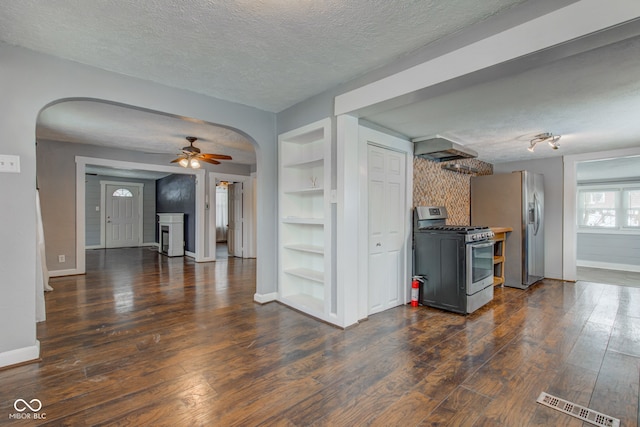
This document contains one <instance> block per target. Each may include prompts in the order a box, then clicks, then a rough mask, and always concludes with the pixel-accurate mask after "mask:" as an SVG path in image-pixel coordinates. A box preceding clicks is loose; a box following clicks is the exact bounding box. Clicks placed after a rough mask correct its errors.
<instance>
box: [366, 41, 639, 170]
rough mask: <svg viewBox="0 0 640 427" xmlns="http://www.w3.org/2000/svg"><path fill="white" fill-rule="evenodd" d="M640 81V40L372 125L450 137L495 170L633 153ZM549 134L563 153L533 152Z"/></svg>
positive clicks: (388, 115)
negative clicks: (519, 163)
mask: <svg viewBox="0 0 640 427" xmlns="http://www.w3.org/2000/svg"><path fill="white" fill-rule="evenodd" d="M639 76H640V37H635V38H631V39H627V40H623V41H621V42H617V43H614V44H611V45H607V46H604V47H600V48H597V49H593V50H589V51H586V52H583V53H580V54H576V55H571V56H568V57H566V58H563V59H560V60H557V61H553V62H551V63H548V64H546V65H542V66H538V67H535V68H531V69H530V70H528V71H524V72H521V73H518V74H515V75H509V76H507V77H503V78H500V79H496V80H491V81H488V82H485V83H481V84H477V85H473V86H470V87H468V88H465V89H461V90H456V91H452V92H448V93H446V94H444V95H441V96H437V97H433V98H429V99H427V100H425V101H421V102H416V103H413V104H411V105H408V106H404V107H401V108H397V109H394V110H389V111H385V112H383V113H380V114H374V115H371V116H368V117H366V118H367V119H368V120H369V121H372V122H375V123H377V124H380V125H382V126H385V127H388V128H390V129H393V130H396V131H398V132H402V133H403V134H405V135H407V136H409V137H411V138H415V137H424V136H434V135H441V136H444V137H446V138H449V139H451V140H453V141H455V142H458V143H461V144H462V145H466V146H469V147H471V148H473V149H474V150H476V151H477V152H478V156H479V158H480V159H482V160H486V161H489V162H491V163H502V162H508V161H515V160H524V159H535V158H543V157H554V156H562V155H568V154H579V153H585V152H594V151H602V150H611V149H618V148H627V147H633V146H638V145H640V120H638V111H640V78H639ZM542 132H552V133H554V134H555V135H561V139H560V141H559V143H560V147H561V148H560V149H559V150H551V148H550V147H549V146H548V145H546V144H540V145H539V146H537V147H536V149H535V152H534V153H529V152H528V151H527V150H526V149H527V147H528V146H529V141H530V140H531V139H532V138H533V136H534V135H537V134H540V133H542Z"/></svg>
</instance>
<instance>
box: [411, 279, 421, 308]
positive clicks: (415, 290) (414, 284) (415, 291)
mask: <svg viewBox="0 0 640 427" xmlns="http://www.w3.org/2000/svg"><path fill="white" fill-rule="evenodd" d="M421 281H422V279H420V278H419V277H417V276H416V277H414V278H413V280H412V281H411V307H417V306H418V296H419V294H420V282H421Z"/></svg>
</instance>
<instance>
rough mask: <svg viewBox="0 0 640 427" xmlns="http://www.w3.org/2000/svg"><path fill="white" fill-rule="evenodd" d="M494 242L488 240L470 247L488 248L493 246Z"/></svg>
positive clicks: (472, 244)
mask: <svg viewBox="0 0 640 427" xmlns="http://www.w3.org/2000/svg"><path fill="white" fill-rule="evenodd" d="M494 243H495V242H494V241H493V240H490V241H488V242H482V243H471V247H472V248H488V247H489V246H493V244H494Z"/></svg>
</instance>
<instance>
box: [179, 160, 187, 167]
mask: <svg viewBox="0 0 640 427" xmlns="http://www.w3.org/2000/svg"><path fill="white" fill-rule="evenodd" d="M178 163H179V164H180V166H182V167H183V168H186V167H187V166H189V159H187V158H184V159H182V160H180V161H179V162H178Z"/></svg>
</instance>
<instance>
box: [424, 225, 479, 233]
mask: <svg viewBox="0 0 640 427" xmlns="http://www.w3.org/2000/svg"><path fill="white" fill-rule="evenodd" d="M488 229H489V227H477V226H473V225H431V226H427V227H420V230H429V231H451V232H456V233H474V232H480V231H485V230H488Z"/></svg>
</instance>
